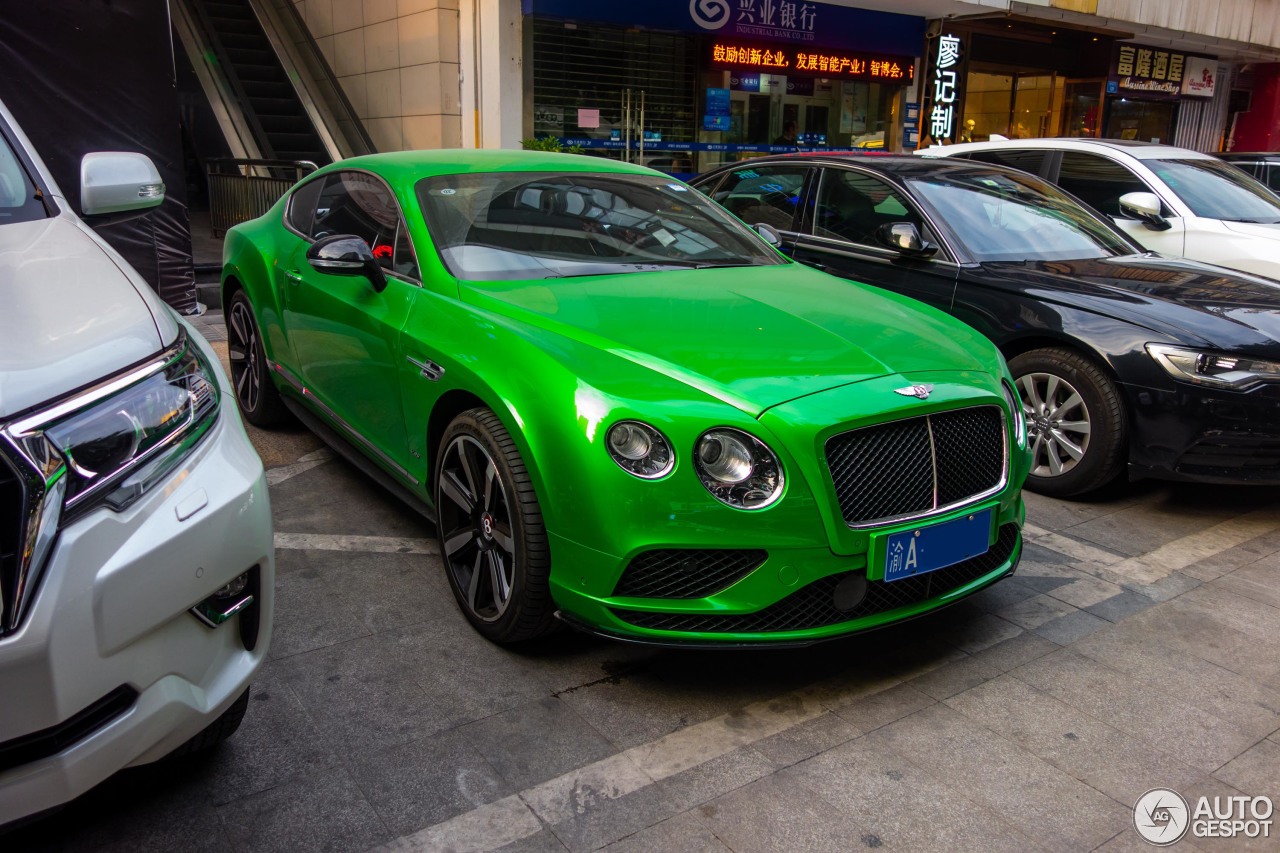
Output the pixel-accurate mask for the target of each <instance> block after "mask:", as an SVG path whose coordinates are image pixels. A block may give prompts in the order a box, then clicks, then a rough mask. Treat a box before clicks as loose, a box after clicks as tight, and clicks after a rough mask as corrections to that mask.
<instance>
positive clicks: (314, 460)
mask: <svg viewBox="0 0 1280 853" xmlns="http://www.w3.org/2000/svg"><path fill="white" fill-rule="evenodd" d="M332 458H333V451H332V450H330V449H329V448H327V447H322V448H320V449H319V450H316V451H313V452H311V453H308V454H306V455H305V456H300V457H298V461H297V462H291V463H290V464H288V465H281V466H279V467H276V468H268V469H267V485H268V486H275V485H279V484H280V483H283V482H284V481H285V480H288V479H289V478H290V477H296V476H298V475H299V474H301V473H302V472H304V471H310V470H311V469H312V468H314V467H316V466H317V465H323V464H324V463H326V462H328V461H329V460H330V459H332Z"/></svg>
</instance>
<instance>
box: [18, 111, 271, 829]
mask: <svg viewBox="0 0 1280 853" xmlns="http://www.w3.org/2000/svg"><path fill="white" fill-rule="evenodd" d="M81 183H82V186H81V208H82V210H83V211H84V212H85V213H86V214H98V215H109V214H119V213H122V212H126V211H129V210H134V209H139V208H143V207H149V206H153V205H155V204H159V203H160V202H161V201H162V200H163V198H164V185H163V184H162V183H161V182H160V178H159V174H158V173H157V172H156V169H155V166H154V165H153V164H152V163H151V161H150V160H148V159H147V158H146V157H143V156H142V155H138V154H121V153H99V154H90V155H88V156H86V157H85V160H84V162H83V164H82V169H81ZM233 399H234V398H233V396H232V390H231V388H230V387H229V385H228V382H227V379H226V377H225V375H224V374H223V372H222V370H221V368H220V367H219V366H218V361H217V357H216V355H215V354H214V352H213V351H212V350H211V349H210V347H209V345H208V343H206V342H205V341H204V339H203V338H201V336H200V335H199V334H198V333H197V332H195V331H194V330H193V329H192V328H191V327H190V326H189V325H188V324H187V323H186V322H185V321H184V320H183V319H182V318H181V317H179V316H177V315H176V314H175V313H174V312H173V311H172V310H170V309H169V308H168V307H167V306H166V305H165V304H164V303H163V302H161V301H160V299H159V298H158V297H157V296H156V295H155V294H154V293H153V292H152V290H151V288H150V287H148V286H147V284H146V282H144V281H142V279H141V278H139V276H138V275H137V273H136V272H134V271H133V270H132V269H131V268H130V267H129V265H128V264H127V263H125V261H124V259H123V258H121V257H120V256H119V255H118V254H117V253H116V252H115V251H114V250H113V249H111V247H110V246H108V245H107V244H106V243H105V242H104V241H103V240H101V239H100V238H99V237H98V236H97V235H96V234H95V233H94V232H93V231H92V230H91V229H89V228H88V227H87V226H86V225H85V223H84V222H82V221H81V220H80V218H79V217H77V216H76V215H75V213H73V212H72V211H71V209H70V207H69V205H68V204H67V201H66V198H65V197H64V196H63V194H62V192H61V191H60V190H59V189H58V187H57V185H56V184H55V183H54V181H53V180H52V178H51V177H50V175H49V173H48V171H47V170H46V169H45V167H44V165H43V163H41V161H40V159H39V157H38V156H36V154H35V152H34V151H33V150H32V149H31V145H30V143H29V141H28V140H27V139H26V137H25V136H24V135H23V134H22V133H21V131H20V130H19V129H18V128H17V126H16V124H15V123H14V122H13V118H12V116H11V115H10V114H9V112H8V111H7V110H6V109H5V108H4V106H3V105H2V104H0V685H2V686H3V700H0V825H2V824H6V823H9V822H12V821H15V820H18V819H20V818H24V817H26V816H29V815H32V814H36V813H38V812H42V811H44V810H46V809H50V808H53V807H55V806H58V805H60V804H62V803H65V802H67V801H68V800H70V799H72V798H74V797H76V796H78V795H79V794H81V793H83V792H85V791H87V790H88V789H89V788H91V787H93V786H94V785H96V784H98V783H99V782H101V781H102V780H104V779H106V778H107V777H108V776H110V775H112V774H113V773H115V772H116V771H118V770H120V769H121V768H124V767H128V766H134V765H138V764H145V763H147V762H151V761H155V760H157V759H159V758H162V757H164V756H166V755H168V754H170V753H173V752H175V751H185V750H192V749H197V748H200V747H203V746H207V745H211V744H213V743H216V742H217V741H219V740H220V739H222V738H224V737H226V736H227V735H229V734H230V733H231V732H233V731H235V729H236V726H237V725H239V722H240V719H241V718H242V717H243V715H244V711H245V706H246V704H247V700H248V688H249V683H250V681H251V680H252V679H253V677H254V674H255V673H256V672H257V671H258V669H259V667H260V666H261V665H262V662H263V660H264V657H265V655H266V650H267V645H268V642H269V641H270V638H271V605H272V585H273V577H274V565H275V564H274V555H273V549H272V529H271V515H270V506H269V504H268V499H267V487H266V481H265V478H264V476H263V470H262V462H261V461H260V460H259V459H258V456H257V454H256V453H255V452H254V450H253V447H252V446H251V445H250V444H249V440H248V437H247V436H246V435H245V431H244V427H243V425H242V424H241V422H240V419H239V416H238V414H237V412H236V407H235V405H234V403H233V402H231V401H232V400H233Z"/></svg>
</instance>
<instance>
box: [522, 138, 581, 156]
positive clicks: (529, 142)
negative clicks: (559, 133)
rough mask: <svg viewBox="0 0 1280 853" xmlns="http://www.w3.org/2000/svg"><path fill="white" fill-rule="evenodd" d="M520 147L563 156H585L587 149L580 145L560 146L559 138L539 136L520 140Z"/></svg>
mask: <svg viewBox="0 0 1280 853" xmlns="http://www.w3.org/2000/svg"><path fill="white" fill-rule="evenodd" d="M520 145H521V147H522V148H524V150H526V151H550V152H552V153H557V154H559V153H563V154H586V153H587V149H585V148H583V147H582V146H581V145H570V146H569V147H567V148H566V147H565V146H563V145H561V144H560V140H559V138H557V137H555V136H540V137H537V138H534V139H522V140H520Z"/></svg>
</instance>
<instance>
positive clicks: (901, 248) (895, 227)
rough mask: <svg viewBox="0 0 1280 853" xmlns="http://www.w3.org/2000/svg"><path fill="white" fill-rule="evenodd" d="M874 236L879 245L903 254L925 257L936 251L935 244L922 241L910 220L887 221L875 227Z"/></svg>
mask: <svg viewBox="0 0 1280 853" xmlns="http://www.w3.org/2000/svg"><path fill="white" fill-rule="evenodd" d="M875 236H876V242H877V243H879V244H880V245H882V246H885V247H887V248H890V249H893V250H894V251H896V252H901V253H902V254H904V255H912V256H914V257H918V258H927V257H929V256H930V255H932V254H933V253H935V252H937V251H938V247H937V246H935V245H933V244H932V243H926V242H925V241H924V238H923V237H921V236H920V231H919V229H917V228H916V226H915V224H914V223H911V222H887V223H885V224H884V225H881V226H880V227H879V228H877V229H876V235H875Z"/></svg>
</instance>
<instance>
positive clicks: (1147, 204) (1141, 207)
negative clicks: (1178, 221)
mask: <svg viewBox="0 0 1280 853" xmlns="http://www.w3.org/2000/svg"><path fill="white" fill-rule="evenodd" d="M1162 209H1163V208H1162V206H1161V204H1160V197H1159V196H1157V195H1156V194H1155V193H1125V194H1124V195H1122V196H1120V212H1121V213H1122V214H1124V215H1125V216H1131V217H1133V218H1134V219H1141V220H1142V223H1143V224H1144V225H1146V226H1147V227H1148V228H1150V229H1151V230H1152V231H1168V230H1169V229H1170V228H1172V227H1173V226H1172V225H1170V224H1169V220H1167V219H1165V218H1164V217H1163V216H1161V215H1160V211H1161V210H1162Z"/></svg>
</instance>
